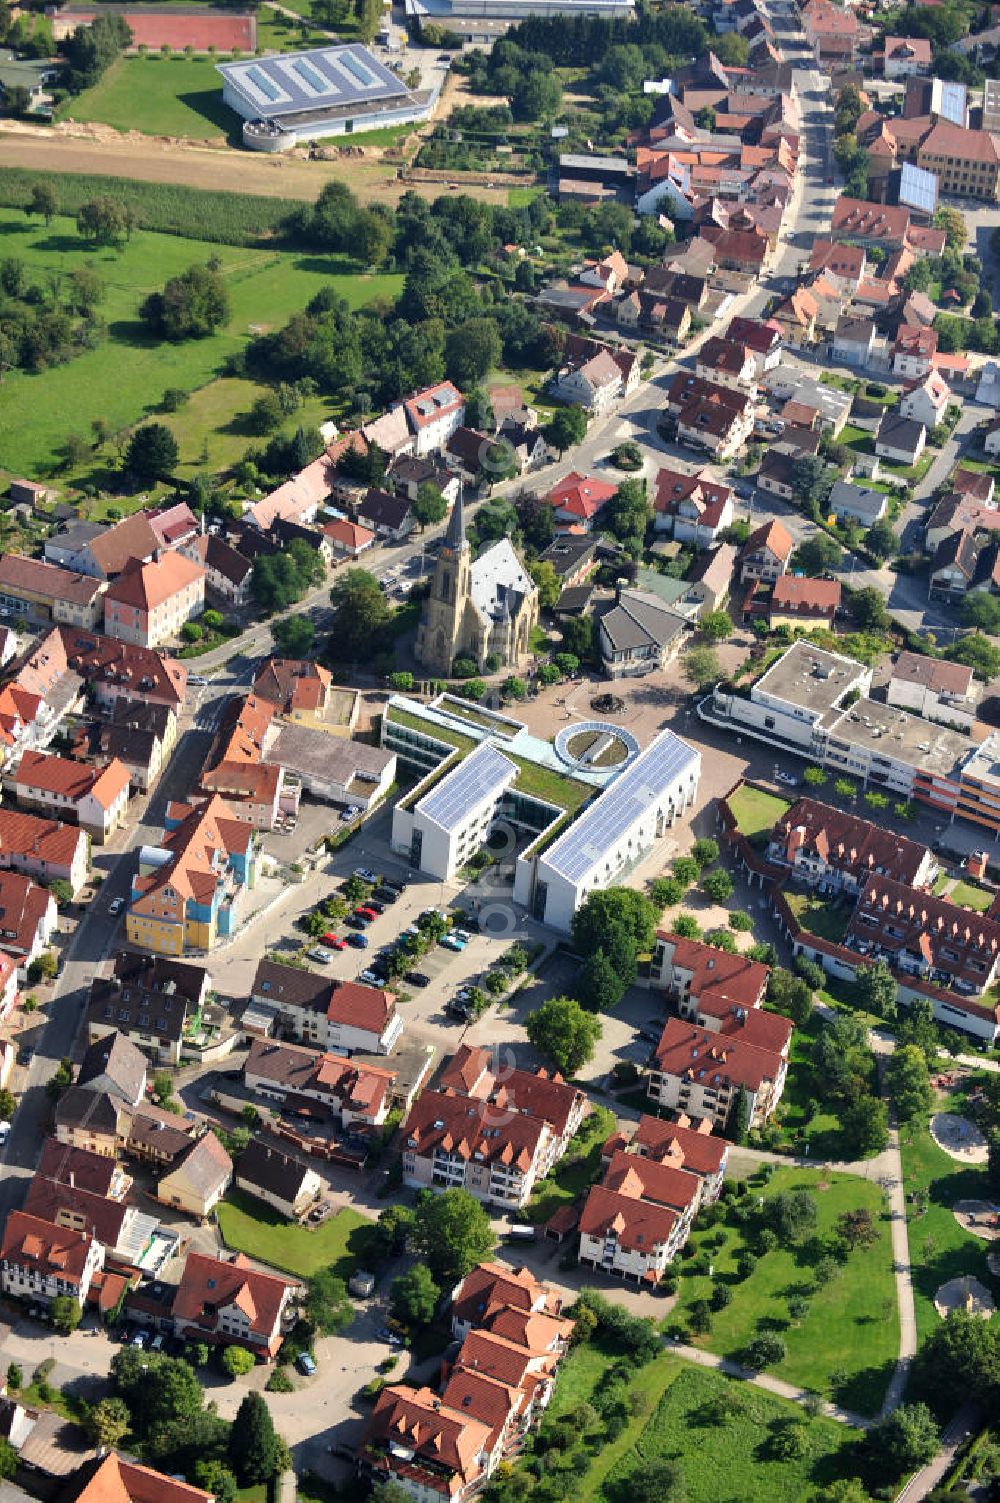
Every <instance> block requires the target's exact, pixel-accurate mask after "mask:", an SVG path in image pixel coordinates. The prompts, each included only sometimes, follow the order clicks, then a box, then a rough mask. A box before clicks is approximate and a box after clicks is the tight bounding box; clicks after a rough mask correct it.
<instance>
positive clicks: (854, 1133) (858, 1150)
mask: <svg viewBox="0 0 1000 1503" xmlns="http://www.w3.org/2000/svg"><path fill="white" fill-rule="evenodd" d="M840 1127H841V1132H842V1134H843V1138H844V1143H845V1146H846V1148H847V1151H848V1153H850V1154H852V1155H857V1156H859V1157H867V1156H868V1155H869V1154H872V1153H881V1152H882V1149H883V1148H884V1147H885V1146H886V1144H887V1143H888V1141H889V1109H888V1107H887V1106H886V1104H885V1102H884V1101H879V1100H878V1098H877V1097H876V1096H860V1097H859V1098H858V1100H857V1101H855V1102H852V1104H851V1105H850V1106H846V1107H845V1108H844V1110H843V1111H842V1112H841V1114H840Z"/></svg>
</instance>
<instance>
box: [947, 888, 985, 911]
mask: <svg viewBox="0 0 1000 1503" xmlns="http://www.w3.org/2000/svg"><path fill="white" fill-rule="evenodd" d="M946 896H947V898H948V900H949V902H952V903H957V904H958V906H959V907H960V908H971V909H972V910H973V912H975V913H985V912H986V910H987V909H988V908H989V907H991V905H992V903H993V893H991V892H989V891H988V890H987V889H986V888H985V887H977V886H976V884H975V883H974V882H956V883H955V886H954V887H953V888H952V889H951V892H949V893H947V894H946Z"/></svg>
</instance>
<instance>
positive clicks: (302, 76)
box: [218, 42, 409, 119]
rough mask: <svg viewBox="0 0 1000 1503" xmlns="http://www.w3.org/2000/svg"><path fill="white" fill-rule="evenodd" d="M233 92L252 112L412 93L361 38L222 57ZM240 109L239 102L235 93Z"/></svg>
mask: <svg viewBox="0 0 1000 1503" xmlns="http://www.w3.org/2000/svg"><path fill="white" fill-rule="evenodd" d="M218 67H219V72H220V73H221V74H222V76H223V78H224V79H225V81H226V84H227V85H228V87H229V89H230V90H231V95H232V94H235V95H236V96H242V99H243V101H244V102H245V104H246V106H248V109H247V110H241V113H246V114H247V115H248V117H249V118H260V119H274V118H275V117H276V116H280V115H290V114H295V113H296V112H298V111H307V110H308V111H313V110H317V109H323V108H336V109H348V110H349V109H350V108H351V107H352V106H356V105H361V104H367V103H369V102H371V101H373V100H388V99H404V98H408V97H409V93H408V90H407V88H406V85H405V84H404V83H403V82H402V80H401V79H399V78H397V77H396V75H395V74H394V73H392V72H391V71H390V70H389V69H388V68H386V67H385V66H384V65H383V64H382V63H381V62H379V60H378V58H376V57H374V56H373V55H372V53H370V52H369V51H368V49H367V48H366V47H362V46H360V45H359V44H358V43H356V42H354V43H350V44H349V45H348V46H334V47H316V48H313V49H311V50H310V51H308V52H296V53H286V54H285V55H284V56H282V57H278V56H275V57H264V58H259V59H257V60H254V61H246V62H235V63H220V64H219V65H218ZM230 102H232V103H234V104H235V106H236V108H237V109H240V104H239V103H237V102H236V100H235V99H232V97H231V101H230Z"/></svg>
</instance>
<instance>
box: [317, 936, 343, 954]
mask: <svg viewBox="0 0 1000 1503" xmlns="http://www.w3.org/2000/svg"><path fill="white" fill-rule="evenodd" d="M320 944H321V945H329V946H330V949H331V950H346V949H347V940H346V939H341V937H340V935H339V934H324V935H323V937H322V938H321V940H320Z"/></svg>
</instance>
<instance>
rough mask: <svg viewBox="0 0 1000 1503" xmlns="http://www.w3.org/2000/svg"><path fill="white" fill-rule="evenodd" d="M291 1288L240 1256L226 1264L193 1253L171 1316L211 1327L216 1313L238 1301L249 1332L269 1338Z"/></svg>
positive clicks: (186, 1266) (219, 1259) (188, 1260)
mask: <svg viewBox="0 0 1000 1503" xmlns="http://www.w3.org/2000/svg"><path fill="white" fill-rule="evenodd" d="M293 1287H294V1285H293V1284H292V1283H291V1282H290V1281H289V1280H288V1279H282V1278H279V1277H278V1276H277V1275H276V1274H271V1273H261V1271H260V1270H259V1269H257V1268H254V1267H252V1265H251V1264H250V1262H249V1261H248V1259H246V1258H245V1257H243V1255H242V1254H241V1253H238V1254H237V1255H236V1257H235V1258H233V1259H232V1260H230V1261H227V1260H226V1259H225V1258H211V1257H209V1256H208V1255H207V1254H206V1253H199V1252H192V1253H188V1257H187V1262H186V1263H185V1264H184V1272H183V1273H182V1274H181V1281H180V1284H179V1285H178V1287H177V1293H176V1294H175V1295H174V1303H173V1313H174V1316H175V1318H178V1319H180V1320H184V1321H189V1320H190V1321H197V1322H200V1323H202V1324H207V1325H208V1326H209V1327H214V1325H215V1321H216V1315H217V1311H218V1310H219V1309H221V1308H222V1307H223V1306H224V1305H231V1304H234V1303H236V1302H237V1301H239V1303H240V1308H241V1309H242V1310H243V1311H244V1313H245V1314H247V1315H248V1316H249V1318H250V1327H251V1330H252V1331H253V1332H254V1333H255V1334H258V1335H260V1336H263V1337H270V1336H271V1334H272V1332H273V1331H274V1329H275V1327H276V1325H277V1321H278V1316H279V1312H280V1310H281V1306H282V1302H283V1300H284V1298H285V1294H286V1291H287V1290H289V1289H291V1288H293ZM247 1296H249V1298H247ZM251 1312H252V1313H251Z"/></svg>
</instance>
